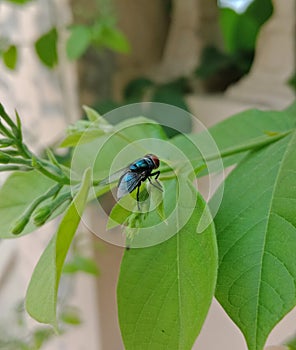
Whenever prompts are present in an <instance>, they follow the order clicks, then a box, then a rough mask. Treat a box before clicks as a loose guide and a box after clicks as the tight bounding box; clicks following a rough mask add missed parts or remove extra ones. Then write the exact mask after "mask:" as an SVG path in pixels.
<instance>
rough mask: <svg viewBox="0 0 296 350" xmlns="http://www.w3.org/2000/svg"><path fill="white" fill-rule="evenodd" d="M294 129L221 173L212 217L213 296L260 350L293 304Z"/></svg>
mask: <svg viewBox="0 0 296 350" xmlns="http://www.w3.org/2000/svg"><path fill="white" fill-rule="evenodd" d="M295 150H296V132H294V133H291V134H290V135H288V136H286V137H285V138H282V139H281V140H279V141H277V142H275V143H273V144H271V145H269V146H267V147H264V148H262V149H260V150H258V151H256V152H253V153H251V154H250V155H249V156H248V157H247V158H246V159H245V160H244V161H243V162H241V163H240V164H239V165H238V166H237V167H236V169H235V170H234V171H233V172H232V173H231V174H230V176H229V177H228V178H227V179H226V182H225V188H224V196H223V200H222V203H221V205H220V208H219V211H218V214H217V216H216V218H215V223H216V230H217V239H218V247H219V275H218V283H217V291H216V296H217V299H218V300H219V302H220V303H221V305H222V306H223V307H224V309H225V311H226V312H227V313H228V315H229V316H230V317H231V318H232V320H233V321H234V322H235V323H236V324H237V326H238V327H239V328H240V329H241V331H242V332H243V334H244V336H245V338H246V341H247V343H248V349H249V350H262V349H263V346H264V344H265V341H266V338H267V336H268V335H269V333H270V331H271V330H272V329H273V327H274V326H275V325H276V324H277V323H278V322H279V321H280V320H281V319H282V318H283V317H284V316H285V315H286V314H287V313H288V312H289V311H290V310H291V309H292V308H293V307H294V306H295V305H296V292H295V291H296V283H295V280H296V260H295V251H296V219H295V218H296V216H295V212H296V186H295V183H296V151H295Z"/></svg>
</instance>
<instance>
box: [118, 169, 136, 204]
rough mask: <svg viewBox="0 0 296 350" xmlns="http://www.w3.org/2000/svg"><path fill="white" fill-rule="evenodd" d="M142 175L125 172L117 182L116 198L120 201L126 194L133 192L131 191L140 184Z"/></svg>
mask: <svg viewBox="0 0 296 350" xmlns="http://www.w3.org/2000/svg"><path fill="white" fill-rule="evenodd" d="M141 179H142V174H141V173H140V174H139V173H135V172H131V171H129V172H127V173H126V174H124V175H123V176H122V177H121V179H120V180H119V185H118V190H117V198H118V199H120V198H122V197H123V196H125V195H126V194H128V193H131V192H133V190H134V189H135V188H136V187H137V186H138V184H139V183H140V182H141Z"/></svg>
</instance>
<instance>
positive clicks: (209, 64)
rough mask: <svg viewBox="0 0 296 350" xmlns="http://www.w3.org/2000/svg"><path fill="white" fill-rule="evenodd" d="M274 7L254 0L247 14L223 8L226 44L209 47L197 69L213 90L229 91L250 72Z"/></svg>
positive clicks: (220, 20)
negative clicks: (263, 26) (261, 34)
mask: <svg viewBox="0 0 296 350" xmlns="http://www.w3.org/2000/svg"><path fill="white" fill-rule="evenodd" d="M272 10H273V8H272V3H271V1H270V0H254V1H253V2H252V3H251V4H250V5H249V7H248V8H247V9H246V11H245V12H243V13H237V12H235V11H234V10H232V9H230V8H221V9H220V10H219V23H220V28H221V33H222V38H223V42H224V47H223V49H222V50H221V49H220V48H216V47H212V46H207V47H205V48H204V50H203V53H202V56H201V62H200V64H199V66H198V67H197V69H196V71H195V74H196V75H197V76H198V77H199V78H200V79H202V80H204V81H205V82H206V88H207V89H208V90H209V91H220V90H225V89H226V88H227V87H228V86H229V85H230V84H231V83H233V82H235V81H237V80H238V79H240V78H241V77H242V76H243V75H244V74H246V73H247V72H248V71H249V69H250V68H251V65H252V62H253V58H254V53H255V47H256V40H257V36H258V33H259V30H260V28H261V26H262V25H263V24H264V23H265V22H266V21H267V19H268V18H269V17H270V16H271V14H272Z"/></svg>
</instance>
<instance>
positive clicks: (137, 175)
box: [101, 154, 162, 210]
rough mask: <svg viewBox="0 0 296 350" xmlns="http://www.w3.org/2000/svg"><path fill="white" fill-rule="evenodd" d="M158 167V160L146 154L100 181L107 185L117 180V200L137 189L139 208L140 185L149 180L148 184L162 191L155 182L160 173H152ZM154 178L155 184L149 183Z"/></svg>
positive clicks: (157, 182) (152, 155)
mask: <svg viewBox="0 0 296 350" xmlns="http://www.w3.org/2000/svg"><path fill="white" fill-rule="evenodd" d="M158 167H159V159H158V157H157V156H155V155H154V154H146V155H145V156H144V157H143V158H140V159H137V160H135V161H134V162H133V163H131V164H130V165H129V166H127V167H126V168H124V169H122V170H120V171H119V172H116V173H114V174H112V175H111V176H110V177H109V178H108V179H104V180H102V181H101V184H108V183H110V182H113V181H114V180H113V179H114V178H116V177H117V178H118V175H119V174H120V175H119V176H120V177H119V180H118V189H117V198H118V199H120V198H122V197H123V196H125V195H126V194H128V193H131V192H133V191H134V190H135V189H137V204H138V209H139V210H140V208H139V194H140V186H141V183H142V182H144V181H146V180H147V179H148V180H149V182H150V184H151V185H152V186H154V187H156V188H157V189H158V190H160V191H162V187H161V184H160V183H159V181H158V180H157V179H158V177H159V175H160V171H159V170H157V171H155V172H153V171H154V170H155V169H157V168H158ZM152 177H154V180H155V181H156V184H157V185H156V184H154V183H153V182H152V181H151V178H152Z"/></svg>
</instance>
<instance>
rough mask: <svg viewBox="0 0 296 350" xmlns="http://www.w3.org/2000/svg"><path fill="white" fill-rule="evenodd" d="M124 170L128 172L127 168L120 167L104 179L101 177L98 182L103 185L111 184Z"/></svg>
mask: <svg viewBox="0 0 296 350" xmlns="http://www.w3.org/2000/svg"><path fill="white" fill-rule="evenodd" d="M126 172H128V168H123V169H120V170H118V171H116V172H115V173H113V174H111V175H109V176H108V177H106V178H105V179H103V180H102V181H101V182H100V185H102V186H104V185H108V184H111V183H112V182H115V181H118V180H119V179H120V178H121V177H122V176H123V175H124V173H126Z"/></svg>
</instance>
